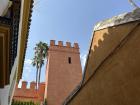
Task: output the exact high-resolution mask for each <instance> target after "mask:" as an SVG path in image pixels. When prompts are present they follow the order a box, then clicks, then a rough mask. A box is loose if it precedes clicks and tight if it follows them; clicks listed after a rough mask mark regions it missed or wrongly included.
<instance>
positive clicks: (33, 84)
mask: <svg viewBox="0 0 140 105" xmlns="http://www.w3.org/2000/svg"><path fill="white" fill-rule="evenodd" d="M29 84H30V87H29V88H27V85H28V82H27V81H22V84H21V88H18V84H17V85H16V89H21V90H25V89H28V90H29V89H31V90H35V87H36V82H34V81H33V82H30V83H29ZM44 87H45V83H44V82H42V83H40V84H39V86H38V89H41V88H44Z"/></svg>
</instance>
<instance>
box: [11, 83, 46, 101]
mask: <svg viewBox="0 0 140 105" xmlns="http://www.w3.org/2000/svg"><path fill="white" fill-rule="evenodd" d="M35 86H36V83H35V82H31V83H30V88H27V82H26V81H23V82H22V86H21V88H18V85H16V88H15V92H14V96H13V99H14V100H17V101H33V102H35V103H36V102H39V103H42V102H43V101H44V91H45V83H43V82H42V83H40V84H39V87H38V89H37V90H36V89H35Z"/></svg>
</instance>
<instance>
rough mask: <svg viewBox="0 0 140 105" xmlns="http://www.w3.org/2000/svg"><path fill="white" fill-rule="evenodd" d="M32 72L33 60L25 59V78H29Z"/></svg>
mask: <svg viewBox="0 0 140 105" xmlns="http://www.w3.org/2000/svg"><path fill="white" fill-rule="evenodd" d="M31 72H32V60H31V59H25V61H24V68H23V77H22V78H23V79H24V80H28V78H29V75H30V73H31Z"/></svg>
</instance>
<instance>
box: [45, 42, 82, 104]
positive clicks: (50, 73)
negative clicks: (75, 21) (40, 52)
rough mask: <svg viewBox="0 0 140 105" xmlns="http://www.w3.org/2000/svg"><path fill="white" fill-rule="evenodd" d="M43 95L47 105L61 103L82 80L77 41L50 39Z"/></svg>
mask: <svg viewBox="0 0 140 105" xmlns="http://www.w3.org/2000/svg"><path fill="white" fill-rule="evenodd" d="M46 69H47V70H46V90H45V97H46V98H47V103H48V105H61V104H62V103H63V101H64V100H65V99H66V97H67V96H68V95H69V94H70V93H71V92H72V91H73V89H74V88H75V87H76V86H77V85H78V84H79V83H80V81H81V80H82V68H81V62H80V53H79V46H78V43H74V45H73V46H71V43H70V42H66V46H64V45H63V42H62V41H58V45H56V44H55V41H54V40H51V41H50V47H49V50H48V63H47V67H46Z"/></svg>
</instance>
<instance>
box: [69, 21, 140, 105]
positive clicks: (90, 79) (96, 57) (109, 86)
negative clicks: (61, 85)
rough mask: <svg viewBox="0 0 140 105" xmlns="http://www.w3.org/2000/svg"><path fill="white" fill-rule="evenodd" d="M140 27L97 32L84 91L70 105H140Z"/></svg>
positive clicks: (129, 26)
mask: <svg viewBox="0 0 140 105" xmlns="http://www.w3.org/2000/svg"><path fill="white" fill-rule="evenodd" d="M139 97H140V25H139V24H138V22H133V23H127V24H124V25H119V26H114V27H111V28H106V29H102V30H99V31H95V33H94V38H93V42H92V46H91V51H90V55H89V59H88V63H87V67H86V75H85V80H84V84H83V86H82V88H81V89H80V91H79V92H78V93H77V94H76V95H75V96H74V97H73V98H72V100H71V101H70V102H69V103H68V104H67V105H140V99H139Z"/></svg>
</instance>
